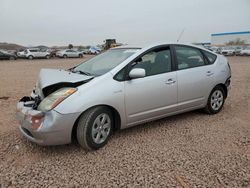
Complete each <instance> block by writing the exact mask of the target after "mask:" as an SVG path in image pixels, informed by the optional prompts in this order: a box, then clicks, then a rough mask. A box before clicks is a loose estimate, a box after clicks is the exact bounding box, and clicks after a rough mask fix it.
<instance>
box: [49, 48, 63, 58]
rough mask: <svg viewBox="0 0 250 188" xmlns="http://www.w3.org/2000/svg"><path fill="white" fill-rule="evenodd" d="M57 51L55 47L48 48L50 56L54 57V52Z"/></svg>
mask: <svg viewBox="0 0 250 188" xmlns="http://www.w3.org/2000/svg"><path fill="white" fill-rule="evenodd" d="M59 51H60V50H57V49H50V50H49V51H48V52H49V53H50V57H56V53H57V52H59Z"/></svg>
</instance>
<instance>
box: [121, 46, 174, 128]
mask: <svg viewBox="0 0 250 188" xmlns="http://www.w3.org/2000/svg"><path fill="white" fill-rule="evenodd" d="M171 59H172V58H171V53H170V48H169V47H164V48H158V49H154V50H152V51H149V52H148V53H146V54H145V55H143V56H142V57H139V58H138V59H137V60H135V62H134V63H132V65H131V66H132V68H131V69H133V68H143V69H145V72H146V76H145V77H143V78H137V79H132V80H127V81H125V106H126V115H127V124H128V126H132V125H134V124H137V123H141V122H144V121H148V120H151V119H156V118H159V117H162V116H164V115H166V114H167V113H169V112H171V111H173V110H175V108H176V103H177V79H176V71H172V70H173V68H172V63H171V61H172V60H171Z"/></svg>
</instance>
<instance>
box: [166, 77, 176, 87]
mask: <svg viewBox="0 0 250 188" xmlns="http://www.w3.org/2000/svg"><path fill="white" fill-rule="evenodd" d="M175 82H176V81H175V80H173V79H172V78H169V79H168V80H167V81H166V82H165V83H166V84H168V85H171V84H174V83H175Z"/></svg>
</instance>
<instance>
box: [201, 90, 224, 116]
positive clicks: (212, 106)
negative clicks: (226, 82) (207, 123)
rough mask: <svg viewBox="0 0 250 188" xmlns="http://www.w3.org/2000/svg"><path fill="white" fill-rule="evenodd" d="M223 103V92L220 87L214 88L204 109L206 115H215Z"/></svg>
mask: <svg viewBox="0 0 250 188" xmlns="http://www.w3.org/2000/svg"><path fill="white" fill-rule="evenodd" d="M224 102H225V91H224V89H223V88H222V87H221V86H216V87H215V88H214V89H213V90H212V92H211V93H210V95H209V97H208V101H207V106H206V107H205V112H207V113H208V114H217V113H218V112H220V111H221V109H222V107H223V105H224Z"/></svg>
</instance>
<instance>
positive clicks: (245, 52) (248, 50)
mask: <svg viewBox="0 0 250 188" xmlns="http://www.w3.org/2000/svg"><path fill="white" fill-rule="evenodd" d="M240 55H242V56H243V55H250V46H248V47H246V48H245V49H243V50H241V51H240Z"/></svg>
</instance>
